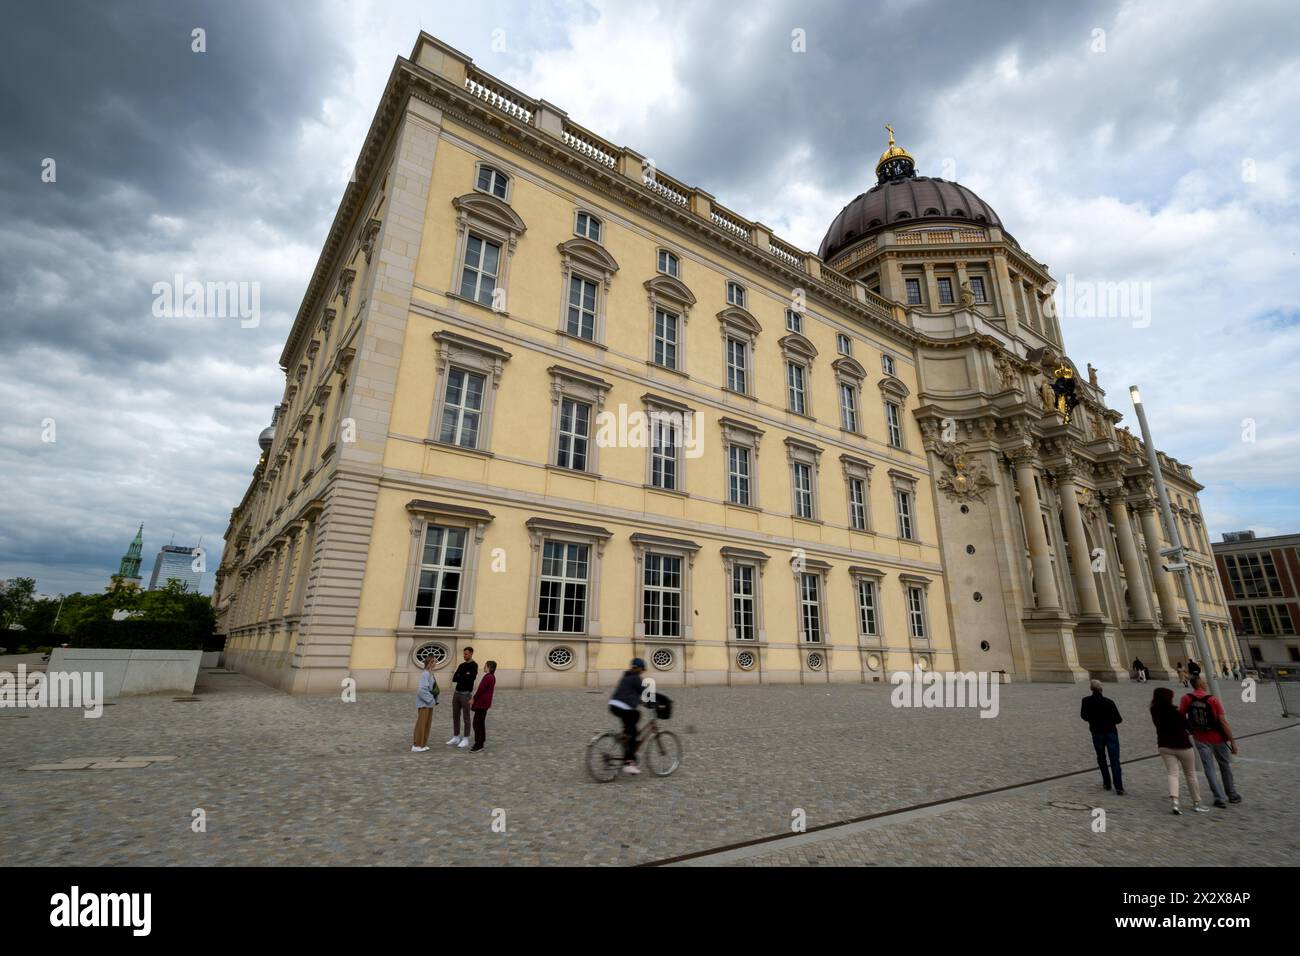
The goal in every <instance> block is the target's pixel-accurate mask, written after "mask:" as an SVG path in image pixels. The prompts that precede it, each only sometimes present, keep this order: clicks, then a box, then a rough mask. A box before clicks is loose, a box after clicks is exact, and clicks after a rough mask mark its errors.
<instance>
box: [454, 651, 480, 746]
mask: <svg viewBox="0 0 1300 956" xmlns="http://www.w3.org/2000/svg"><path fill="white" fill-rule="evenodd" d="M464 658H465V660H464V661H463V662H462V663H461V665H460V666H459V667H457V668H456V673H455V674H453V675H452V677H451V686H452V690H454V691H455V693H453V694H452V695H451V732H452V738H451V740H449V741H447V743H448V744H449V745H451V746H452V747H468V746H469V734H470V718H471V715H470V703H471V702H472V701H473V699H474V678H476V677H478V661H476V660H474V648H472V647H467V648H465V651H464ZM462 717H464V718H465V734H464V736H462V735H461V732H460V720H461V718H462Z"/></svg>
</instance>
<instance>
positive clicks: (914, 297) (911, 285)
mask: <svg viewBox="0 0 1300 956" xmlns="http://www.w3.org/2000/svg"><path fill="white" fill-rule="evenodd" d="M906 284H907V304H908V305H920V304H921V280H920V279H907V280H906Z"/></svg>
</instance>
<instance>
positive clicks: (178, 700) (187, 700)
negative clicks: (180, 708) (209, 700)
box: [172, 697, 199, 704]
mask: <svg viewBox="0 0 1300 956" xmlns="http://www.w3.org/2000/svg"><path fill="white" fill-rule="evenodd" d="M198 701H199V698H197V697H173V698H172V703H173V704H197V703H198Z"/></svg>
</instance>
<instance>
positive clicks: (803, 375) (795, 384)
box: [785, 359, 812, 418]
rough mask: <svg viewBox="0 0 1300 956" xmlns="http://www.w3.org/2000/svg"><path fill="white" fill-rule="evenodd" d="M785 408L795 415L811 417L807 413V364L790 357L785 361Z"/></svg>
mask: <svg viewBox="0 0 1300 956" xmlns="http://www.w3.org/2000/svg"><path fill="white" fill-rule="evenodd" d="M785 408H786V411H790V412H794V413H795V414H796V415H803V416H804V417H806V418H811V417H812V416H811V415H809V414H808V366H806V365H804V364H803V363H802V362H796V361H794V360H792V359H786V362H785Z"/></svg>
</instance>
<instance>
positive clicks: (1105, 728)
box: [1079, 680, 1124, 796]
mask: <svg viewBox="0 0 1300 956" xmlns="http://www.w3.org/2000/svg"><path fill="white" fill-rule="evenodd" d="M1088 686H1089V687H1090V688H1091V689H1092V693H1091V694H1089V695H1088V696H1087V697H1085V698H1084V699H1083V703H1082V704H1081V705H1080V706H1079V716H1080V717H1081V718H1082V719H1084V720H1086V721H1087V722H1088V729H1089V730H1091V731H1092V749H1093V750H1095V751H1097V766H1098V767H1100V768H1101V786H1102V789H1104V790H1109V789H1110V782H1111V778H1112V777H1114V778H1115V792H1116V793H1117V794H1119V795H1120V796H1123V795H1124V773H1123V771H1122V770H1121V769H1120V766H1119V726H1118V725H1119V724H1121V723H1123V722H1124V718H1123V717H1121V716H1120V715H1119V708H1118V707H1116V706H1115V702H1114V701H1113V700H1111V699H1110V698H1109V697H1103V696H1102V693H1101V681H1099V680H1094V681H1091V682H1090V683H1089V685H1088ZM1107 758H1109V759H1110V766H1109V767H1107V766H1106V761H1107Z"/></svg>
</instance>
